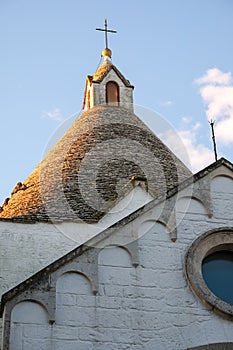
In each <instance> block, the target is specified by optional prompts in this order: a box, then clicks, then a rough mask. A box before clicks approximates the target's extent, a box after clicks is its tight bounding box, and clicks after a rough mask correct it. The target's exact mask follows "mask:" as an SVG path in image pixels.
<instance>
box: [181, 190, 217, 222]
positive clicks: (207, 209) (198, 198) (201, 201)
mask: <svg viewBox="0 0 233 350" xmlns="http://www.w3.org/2000/svg"><path fill="white" fill-rule="evenodd" d="M182 200H189V201H190V202H191V200H193V201H196V202H198V203H199V204H201V205H202V207H203V208H204V210H205V212H206V214H207V215H208V217H211V216H212V210H210V207H209V205H208V204H207V203H206V201H205V200H204V199H203V196H201V195H199V193H195V194H193V195H192V196H181V197H180V198H179V200H178V201H182Z"/></svg>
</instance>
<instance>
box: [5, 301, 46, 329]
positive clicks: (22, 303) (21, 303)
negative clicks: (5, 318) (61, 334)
mask: <svg viewBox="0 0 233 350" xmlns="http://www.w3.org/2000/svg"><path fill="white" fill-rule="evenodd" d="M28 304H30V305H31V304H33V305H36V306H37V307H39V308H40V310H43V313H44V316H45V318H46V320H47V321H48V309H47V307H46V305H45V304H44V303H42V302H41V301H40V300H35V299H24V300H22V301H19V302H18V303H17V304H15V305H14V307H13V308H12V311H11V323H12V322H13V321H14V320H15V319H14V317H15V315H13V314H14V312H17V311H18V310H17V309H18V308H20V307H22V308H24V307H25V306H26V305H28ZM22 316H23V317H22V318H24V319H25V317H26V318H28V317H29V318H31V316H32V309H31V307H30V312H26V311H25V312H23V314H22ZM12 318H13V319H12ZM16 319H17V315H16ZM39 319H40V317H38V314H37V316H36V322H37V323H38V320H39ZM30 322H31V320H30Z"/></svg>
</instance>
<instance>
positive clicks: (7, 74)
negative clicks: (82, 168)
mask: <svg viewBox="0 0 233 350" xmlns="http://www.w3.org/2000/svg"><path fill="white" fill-rule="evenodd" d="M104 18H107V19H108V23H109V27H110V28H111V29H116V30H117V31H118V33H117V34H114V35H111V36H110V38H109V46H110V48H111V49H112V51H113V63H114V64H115V65H116V66H117V67H118V68H119V69H120V71H121V72H122V73H123V74H124V75H125V77H126V78H128V79H129V80H130V81H131V83H132V84H133V85H134V86H135V92H134V101H135V103H136V104H138V105H141V106H144V107H145V108H149V109H151V110H153V111H156V112H157V113H159V114H160V115H161V116H162V117H163V118H164V119H165V120H167V122H168V123H170V124H171V125H172V126H173V128H175V129H176V132H177V134H178V135H180V137H181V138H182V140H183V142H184V145H185V147H186V149H187V150H188V152H189V157H190V159H191V163H193V164H192V166H193V169H194V171H197V170H198V169H201V168H203V167H204V166H206V165H208V164H210V163H211V162H212V161H214V158H213V151H212V143H211V135H210V126H209V124H208V121H207V118H209V119H210V118H213V119H214V120H215V128H216V139H217V147H218V153H219V156H224V157H225V158H227V159H229V160H230V161H233V152H232V146H233V81H232V74H233V45H232V38H233V25H232V23H233V2H232V0H186V1H185V0H163V1H157V0H150V1H148V0H145V1H137V0H134V1H130V0H128V1H126V0H125V1H123V0H118V1H111V0H108V1H105V0H104V1H102V0H99V1H94V0H89V1H78V0H49V1H48V0H37V1H36V0H34V1H32V0H0V45H1V58H0V96H1V98H0V102H1V128H0V148H1V163H2V166H1V173H0V201H1V202H2V201H3V200H4V198H5V197H8V196H10V193H11V191H12V189H13V187H14V186H15V184H16V183H17V182H18V181H23V180H24V179H25V178H26V177H27V176H28V175H29V174H30V172H31V171H32V170H33V169H34V167H35V166H36V165H37V164H38V163H39V161H40V160H41V158H42V157H43V154H44V149H45V148H46V145H47V144H48V142H49V140H50V139H51V135H53V134H54V132H55V131H56V129H57V128H58V127H59V125H61V123H63V122H64V120H66V119H68V118H70V116H72V115H74V114H76V113H79V112H80V111H81V106H82V101H83V91H84V84H85V77H86V75H87V74H93V73H94V71H95V70H96V68H97V66H98V64H99V61H100V54H101V51H102V49H103V48H104V36H103V34H102V33H100V32H97V31H95V28H96V27H100V26H103V21H104ZM147 122H148V123H149V124H150V126H151V127H152V128H153V129H154V130H156V125H154V124H153V123H154V121H153V117H152V119H151V120H149V121H148V120H147ZM163 139H164V140H165V141H167V143H168V144H169V145H170V146H171V148H173V147H175V145H173V140H172V137H170V135H169V133H168V134H167V135H163Z"/></svg>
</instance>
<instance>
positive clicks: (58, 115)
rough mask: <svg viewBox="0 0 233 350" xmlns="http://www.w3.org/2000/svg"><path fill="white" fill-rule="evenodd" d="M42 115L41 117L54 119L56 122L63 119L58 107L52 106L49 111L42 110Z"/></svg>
mask: <svg viewBox="0 0 233 350" xmlns="http://www.w3.org/2000/svg"><path fill="white" fill-rule="evenodd" d="M42 117H43V118H48V119H52V120H55V121H57V122H61V121H62V120H64V118H63V116H62V113H61V111H60V109H59V108H54V109H53V110H52V111H50V112H47V111H44V112H43V113H42Z"/></svg>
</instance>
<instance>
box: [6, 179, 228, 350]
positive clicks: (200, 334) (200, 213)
mask: <svg viewBox="0 0 233 350" xmlns="http://www.w3.org/2000/svg"><path fill="white" fill-rule="evenodd" d="M211 198H212V203H213V216H212V217H211V218H210V217H208V215H207V209H206V208H205V206H204V205H203V203H201V202H200V201H199V200H197V199H190V198H187V197H186V198H182V199H180V200H179V201H178V203H177V210H176V218H177V220H178V221H179V225H178V239H177V241H176V242H175V243H174V242H172V241H171V239H170V237H169V233H168V231H167V229H166V228H165V226H164V225H161V224H159V223H156V217H157V216H158V209H161V208H158V207H157V208H154V209H151V210H150V211H149V212H147V213H145V214H143V215H142V216H140V217H138V218H136V219H135V220H134V221H132V222H131V223H129V224H127V225H126V226H124V227H123V228H121V229H120V230H119V231H118V232H116V233H115V234H113V235H112V236H111V237H110V238H109V239H108V240H106V244H108V245H109V244H117V242H118V243H119V242H122V240H125V238H128V242H127V243H130V241H131V240H132V237H133V236H135V235H136V236H139V239H138V240H137V241H136V242H137V244H136V246H137V249H136V250H135V246H134V247H133V248H132V247H131V250H130V251H126V250H125V249H122V248H121V247H119V248H117V247H114V248H113V247H112V248H105V249H103V250H101V252H100V253H99V255H98V291H97V294H96V295H94V294H93V291H92V282H93V281H92V279H88V278H89V277H88V274H87V276H86V277H84V276H83V275H80V274H77V273H74V272H73V271H71V272H66V274H63V275H61V276H60V277H59V278H58V279H57V281H56V317H55V319H56V321H55V324H53V325H49V323H48V322H44V321H43V322H42V324H41V321H40V322H37V313H35V316H34V319H33V320H25V319H23V320H22V319H20V317H25V316H23V315H25V312H24V309H23V308H22V310H21V312H20V307H19V305H20V304H18V310H16V311H17V312H16V313H15V315H16V316H15V317H16V318H15V320H14V322H13V324H12V332H16V328H17V332H18V333H12V334H13V335H12V338H11V339H17V344H21V345H20V346H21V347H16V346H17V345H16V343H15V345H14V347H13V348H12V349H14V350H18V349H20V350H22V349H23V350H26V349H27V347H26V346H24V345H23V344H29V345H28V346H29V348H33V349H34V350H37V349H38V350H39V349H41V348H40V347H39V346H40V345H39V344H40V340H41V339H42V343H43V350H46V349H48V350H49V349H51V346H53V347H55V348H56V349H58V350H60V349H64V348H65V349H68V350H75V349H77V348H78V349H88V350H89V349H102V350H105V349H106V350H107V349H108V350H109V349H113V350H116V349H134V350H139V349H140V350H141V349H146V350H150V349H151V350H152V349H153V350H154V349H158V350H174V349H176V350H183V349H187V348H191V347H195V346H201V345H204V344H210V343H222V342H232V341H233V332H232V325H233V324H232V321H229V320H227V319H225V318H223V317H220V316H218V315H217V314H216V313H214V312H213V311H211V310H208V309H207V308H206V306H204V305H203V304H202V302H201V301H200V300H199V298H198V297H197V296H196V295H195V294H194V293H193V292H192V291H191V290H190V287H189V286H188V284H187V281H186V277H185V269H184V256H185V254H186V252H187V249H188V248H189V246H190V245H191V243H192V242H193V241H194V240H195V239H196V238H197V237H199V236H201V235H202V234H204V233H206V232H208V231H209V230H212V229H217V228H218V227H224V226H225V227H226V226H228V227H233V217H232V209H231V208H232V205H233V180H232V179H230V178H228V177H222V176H221V177H216V178H214V179H213V180H212V183H211ZM184 208H185V210H184ZM181 218H182V219H181ZM119 237H120V239H119ZM126 240H127V239H126ZM82 259H85V253H84V254H83V256H80V258H79V259H78V260H77V261H79V263H80V262H82ZM135 259H136V260H137V259H138V263H139V265H138V266H134V265H132V261H135ZM83 263H84V262H83ZM68 270H69V268H68ZM77 271H78V268H77ZM13 315H14V311H13ZM20 315H21V316H20ZM38 319H39V318H38ZM17 337H18V338H17ZM12 341H14V340H12ZM51 344H52V345H51ZM18 346H19V345H18Z"/></svg>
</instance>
